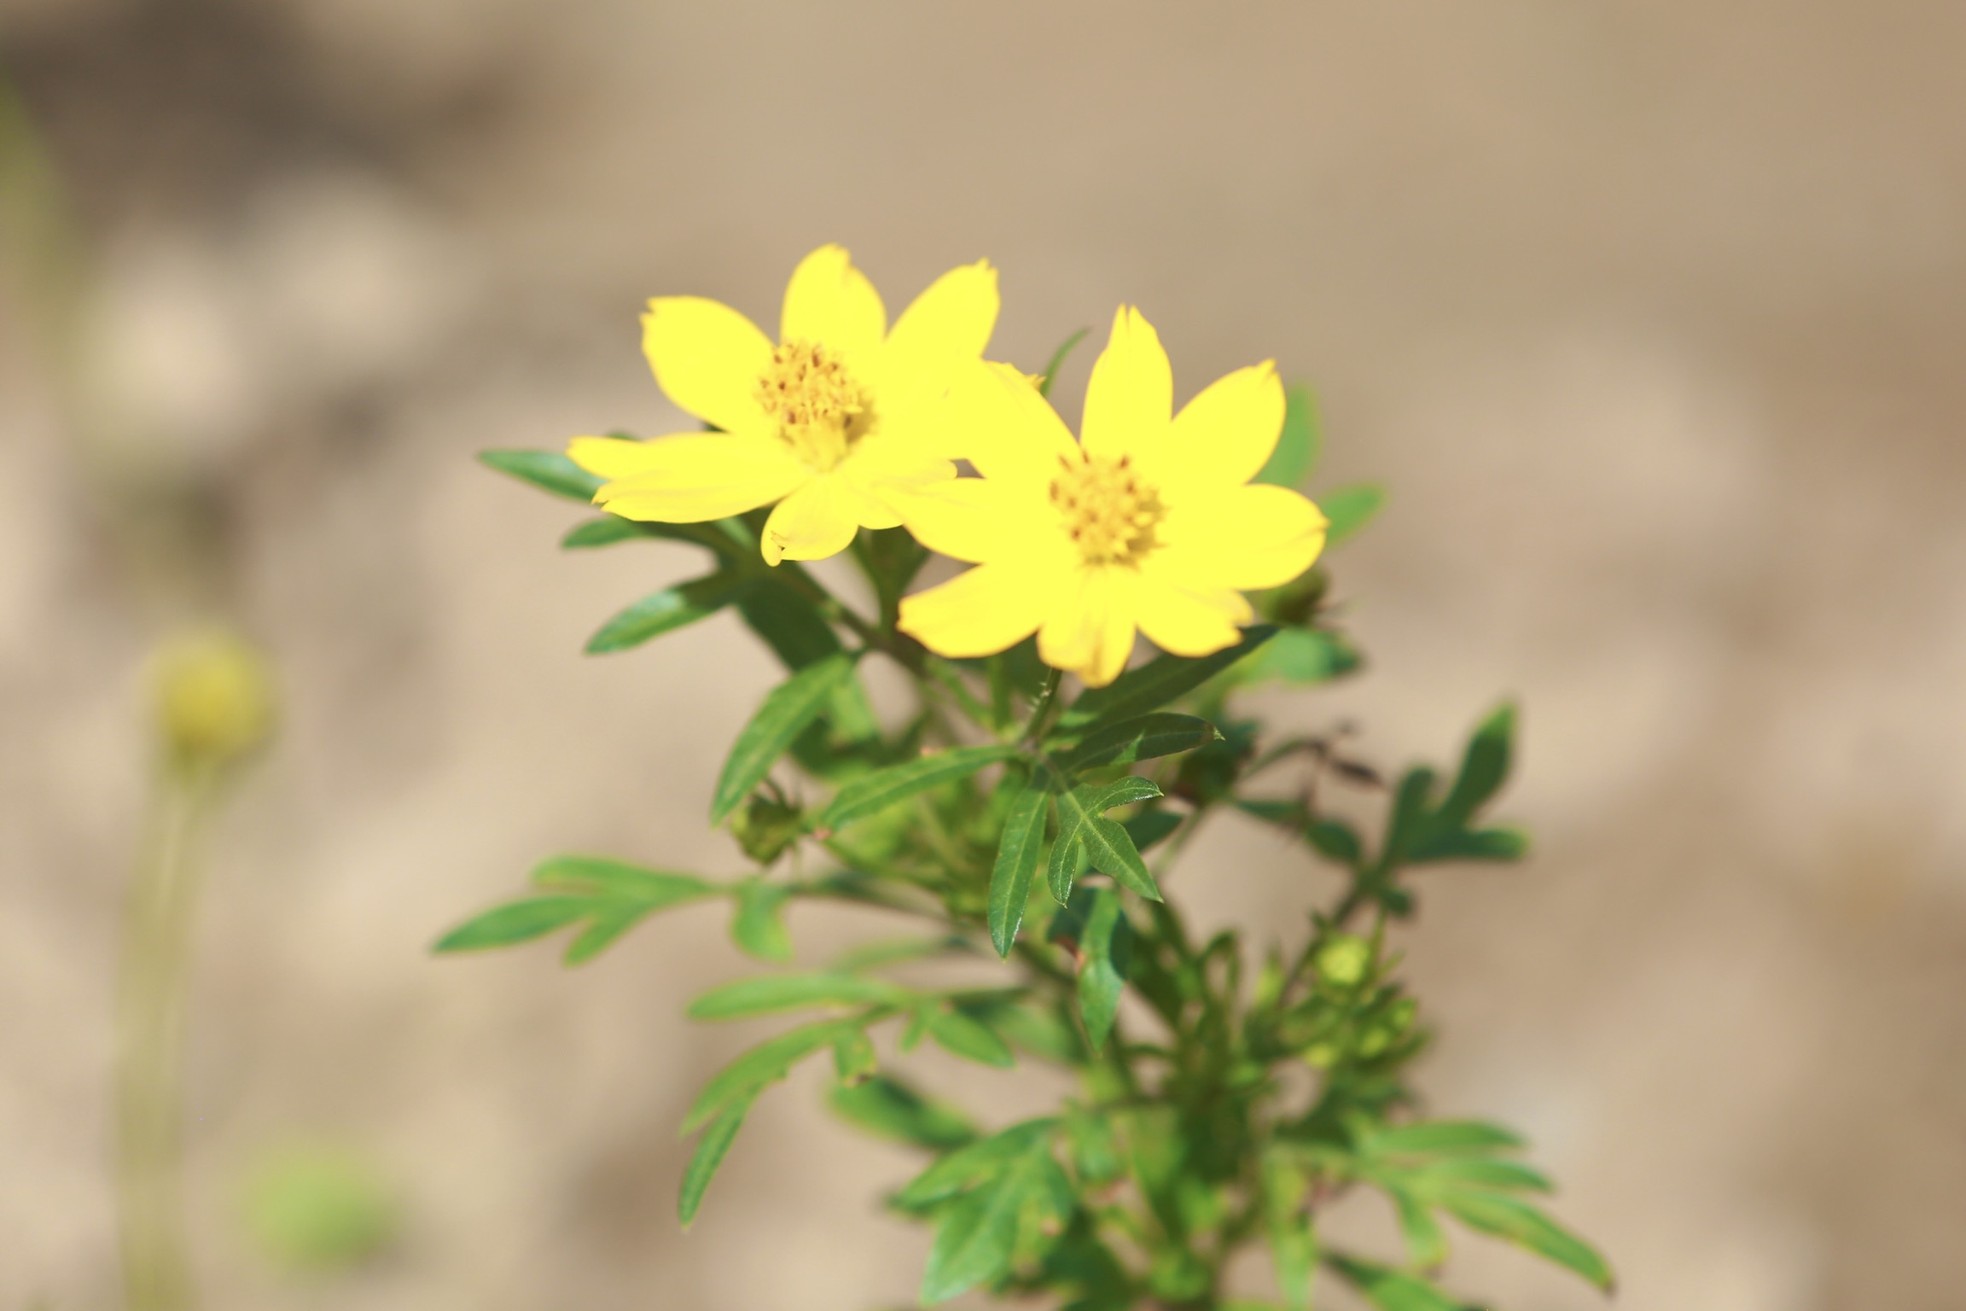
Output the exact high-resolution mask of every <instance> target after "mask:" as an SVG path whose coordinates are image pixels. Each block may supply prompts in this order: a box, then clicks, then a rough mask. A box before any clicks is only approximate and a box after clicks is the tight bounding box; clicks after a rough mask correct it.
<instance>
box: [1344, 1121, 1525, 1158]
mask: <svg viewBox="0 0 1966 1311" xmlns="http://www.w3.org/2000/svg"><path fill="white" fill-rule="evenodd" d="M1522 1146H1523V1141H1522V1139H1521V1138H1520V1137H1518V1136H1517V1135H1516V1134H1514V1133H1511V1132H1510V1131H1509V1130H1507V1129H1504V1128H1503V1127H1502V1126H1501V1125H1499V1124H1489V1123H1487V1122H1486V1121H1483V1120H1422V1121H1421V1122H1420V1123H1418V1124H1402V1125H1399V1126H1397V1127H1395V1128H1390V1129H1381V1130H1379V1131H1377V1132H1375V1133H1373V1134H1371V1135H1369V1136H1368V1137H1367V1138H1366V1139H1365V1141H1364V1142H1363V1143H1361V1144H1360V1151H1361V1152H1362V1153H1363V1154H1364V1155H1367V1156H1375V1157H1385V1156H1460V1155H1466V1154H1473V1155H1483V1154H1488V1153H1494V1152H1513V1151H1519V1150H1520V1149H1521V1148H1522Z"/></svg>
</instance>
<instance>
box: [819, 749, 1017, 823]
mask: <svg viewBox="0 0 1966 1311" xmlns="http://www.w3.org/2000/svg"><path fill="white" fill-rule="evenodd" d="M1016 755H1017V748H1016V747H1013V746H981V747H956V748H955V749H953V750H950V751H939V752H936V753H935V754H934V755H928V756H923V757H921V758H920V759H918V760H908V761H904V762H902V763H901V764H899V765H890V766H888V767H887V768H886V769H877V770H875V771H874V772H873V773H871V774H863V775H861V776H860V777H859V778H856V779H854V780H853V782H851V783H849V784H847V785H846V786H845V787H843V788H841V789H840V790H839V792H838V794H836V795H835V796H834V797H833V800H832V802H831V803H830V804H829V805H827V807H826V809H825V810H823V811H821V812H820V814H819V818H818V819H816V820H814V821H813V826H814V827H815V828H821V829H839V828H843V827H845V826H846V825H848V824H851V823H853V822H854V821H855V820H857V819H864V818H866V817H867V816H868V815H872V814H875V813H876V812H878V811H881V810H885V809H886V808H887V807H889V806H891V805H894V804H895V803H896V802H899V801H905V800H906V799H907V798H909V797H912V796H914V795H915V794H916V793H918V792H926V791H927V790H928V789H930V788H933V787H939V786H941V785H942V784H944V783H950V782H954V781H955V780H956V779H959V778H967V777H968V776H969V775H971V774H974V773H975V772H976V771H977V770H979V769H983V768H984V767H986V766H989V765H994V764H996V763H997V762H998V761H1002V760H1009V759H1011V758H1013V757H1014V756H1016Z"/></svg>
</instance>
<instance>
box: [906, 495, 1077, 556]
mask: <svg viewBox="0 0 1966 1311" xmlns="http://www.w3.org/2000/svg"><path fill="white" fill-rule="evenodd" d="M889 503H890V504H891V505H893V506H894V508H895V510H896V511H897V512H899V514H900V515H901V522H902V523H904V524H906V525H907V527H908V531H909V532H911V533H913V534H914V535H915V540H916V541H918V542H920V543H921V544H922V545H923V546H926V547H927V548H928V549H929V550H931V551H934V552H936V553H938V554H940V555H946V556H950V557H952V558H954V559H957V560H972V561H982V560H1027V561H1030V562H1033V563H1034V564H1042V565H1043V566H1044V567H1045V568H1052V569H1069V568H1070V567H1072V566H1073V564H1075V563H1076V561H1077V558H1078V557H1077V556H1076V554H1075V553H1074V552H1073V551H1072V550H1071V543H1070V541H1069V540H1068V539H1067V538H1066V536H1065V533H1064V528H1063V526H1062V524H1061V523H1060V522H1059V518H1058V516H1057V514H1055V513H1053V512H1052V510H1051V507H1050V506H1049V505H1039V504H1036V503H1034V502H1033V501H1031V500H1030V499H1029V498H1027V497H1025V496H1024V495H1022V494H1021V492H1020V491H1019V489H1018V488H1017V487H1016V486H1015V485H1014V484H1011V483H1006V482H1003V481H1000V480H998V479H994V478H955V479H951V480H949V481H948V482H941V483H932V484H927V485H924V486H918V487H913V488H908V489H905V490H903V491H899V492H896V493H893V494H891V496H890V498H889Z"/></svg>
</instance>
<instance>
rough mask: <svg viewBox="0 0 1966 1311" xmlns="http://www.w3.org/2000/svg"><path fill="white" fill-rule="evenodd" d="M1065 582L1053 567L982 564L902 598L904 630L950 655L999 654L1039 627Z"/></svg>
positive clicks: (953, 656) (964, 656)
mask: <svg viewBox="0 0 1966 1311" xmlns="http://www.w3.org/2000/svg"><path fill="white" fill-rule="evenodd" d="M1063 582H1064V577H1063V575H1061V574H1059V573H1057V572H1055V571H1045V570H1038V569H1031V568H1028V567H1026V566H1023V565H1019V564H1009V563H991V564H981V565H978V566H976V568H974V569H971V570H968V571H967V572H965V573H961V574H958V575H956V576H955V577H954V578H952V579H950V580H949V581H948V582H946V583H943V584H942V585H941V586H939V587H931V588H929V589H928V590H927V591H925V592H917V593H916V594H915V595H913V596H907V597H903V598H902V599H901V617H900V619H899V620H898V621H897V622H898V626H899V627H900V629H901V631H902V632H904V633H906V634H908V635H909V636H910V637H912V638H914V639H915V640H916V641H918V642H920V643H921V644H922V645H923V646H925V647H927V648H928V649H929V650H931V651H933V652H935V653H936V654H937V655H944V656H948V657H949V658H951V659H964V658H967V657H970V656H986V655H995V654H996V653H997V652H999V651H1004V650H1008V649H1009V648H1010V647H1013V646H1015V645H1017V643H1019V642H1021V641H1023V640H1024V639H1025V638H1027V637H1029V636H1030V635H1031V634H1032V633H1034V632H1036V631H1037V629H1038V625H1039V624H1040V623H1041V622H1043V620H1044V616H1045V614H1046V612H1047V611H1048V610H1049V609H1051V608H1052V607H1053V606H1054V605H1056V604H1057V600H1058V596H1059V593H1060V591H1061V590H1062V585H1063Z"/></svg>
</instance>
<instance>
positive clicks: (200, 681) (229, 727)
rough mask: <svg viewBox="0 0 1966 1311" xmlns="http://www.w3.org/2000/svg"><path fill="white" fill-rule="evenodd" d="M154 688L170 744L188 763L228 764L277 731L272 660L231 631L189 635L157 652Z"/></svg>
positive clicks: (160, 726)
mask: <svg viewBox="0 0 1966 1311" xmlns="http://www.w3.org/2000/svg"><path fill="white" fill-rule="evenodd" d="M153 687H154V695H155V700H156V707H157V711H156V713H157V725H158V729H159V732H160V733H161V735H162V737H163V740H164V743H165V745H166V746H167V747H168V748H169V750H170V752H171V754H172V756H173V757H175V758H176V759H178V760H180V761H183V762H186V763H201V764H216V765H222V764H227V763H229V762H231V761H234V760H237V759H238V758H239V757H241V756H244V755H246V754H247V753H248V752H250V751H252V750H253V749H254V748H255V747H257V746H259V745H260V744H261V743H262V742H264V741H265V740H266V738H267V736H268V735H269V734H270V733H271V732H272V730H273V685H272V679H271V676H270V674H269V672H268V670H267V665H266V661H265V660H264V659H263V658H262V657H261V656H260V654H259V652H258V651H257V650H255V649H254V648H253V647H252V646H250V645H248V644H247V643H246V642H244V641H243V640H241V639H240V638H238V637H236V636H234V635H232V634H230V633H226V632H219V631H211V632H203V633H189V634H185V635H182V636H180V637H177V638H174V639H172V640H171V641H170V642H168V643H166V644H165V645H164V647H163V648H162V649H161V650H160V651H159V652H158V653H157V656H156V661H155V666H154V672H153Z"/></svg>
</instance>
